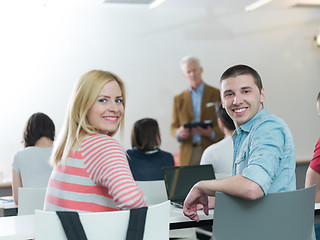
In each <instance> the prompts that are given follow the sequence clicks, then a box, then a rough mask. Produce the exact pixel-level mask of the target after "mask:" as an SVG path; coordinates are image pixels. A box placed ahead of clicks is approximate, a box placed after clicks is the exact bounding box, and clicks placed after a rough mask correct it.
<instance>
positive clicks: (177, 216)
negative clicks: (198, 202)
mask: <svg viewBox="0 0 320 240" xmlns="http://www.w3.org/2000/svg"><path fill="white" fill-rule="evenodd" d="M317 212H320V203H316V204H315V214H317ZM213 213H214V210H209V215H208V216H206V215H205V214H204V213H203V211H202V210H200V211H198V214H199V218H200V221H199V222H198V223H197V222H195V221H192V220H190V219H189V218H187V217H185V216H184V215H183V213H182V209H180V208H176V207H174V206H170V229H179V228H188V227H196V226H212V222H213ZM33 237H34V215H23V216H12V217H0V240H26V239H32V238H33Z"/></svg>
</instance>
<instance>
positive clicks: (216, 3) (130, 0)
mask: <svg viewBox="0 0 320 240" xmlns="http://www.w3.org/2000/svg"><path fill="white" fill-rule="evenodd" d="M151 2H153V0H104V3H113V4H114V3H122V4H123V3H125V4H149V3H151ZM254 2H255V0H166V1H165V2H164V3H163V4H162V5H161V6H160V7H161V8H168V7H169V8H170V7H179V8H185V7H214V8H217V9H239V10H240V9H244V8H245V7H246V6H248V5H250V4H252V3H254ZM290 7H309V8H310V7H312V8H314V7H319V8H320V0H273V1H271V2H269V3H268V4H266V5H264V6H263V7H262V8H263V9H279V8H280V9H281V8H290Z"/></svg>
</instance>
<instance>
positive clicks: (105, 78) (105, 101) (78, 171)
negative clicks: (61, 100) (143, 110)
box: [44, 70, 146, 212]
mask: <svg viewBox="0 0 320 240" xmlns="http://www.w3.org/2000/svg"><path fill="white" fill-rule="evenodd" d="M124 109H125V89H124V84H123V82H122V81H121V80H120V78H119V77H118V76H116V75H115V74H113V73H110V72H106V71H101V70H93V71H90V72H88V73H86V74H84V75H83V76H82V77H81V78H80V80H79V81H78V83H77V85H76V87H75V89H74V92H73V95H72V96H71V99H70V103H69V109H68V112H67V116H66V119H65V123H64V128H63V130H62V132H61V135H60V136H59V139H58V140H57V144H56V146H55V148H54V150H53V154H52V159H51V160H52V162H54V164H55V167H54V170H53V172H52V174H51V177H50V180H49V184H48V188H47V193H46V199H45V206H44V209H45V210H49V211H58V210H59V211H61V210H62V211H78V212H102V211H115V210H121V209H131V208H139V207H144V206H146V202H145V199H144V196H143V194H142V192H141V191H140V190H139V189H138V187H137V186H136V184H135V182H134V179H133V177H132V174H131V172H130V168H129V166H128V161H127V159H126V155H125V152H124V150H123V148H122V147H121V146H120V144H119V143H118V142H117V141H116V140H115V139H114V138H112V136H113V135H114V134H115V133H116V132H117V130H118V128H119V127H120V128H123V122H124V118H123V117H124Z"/></svg>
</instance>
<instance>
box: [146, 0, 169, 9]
mask: <svg viewBox="0 0 320 240" xmlns="http://www.w3.org/2000/svg"><path fill="white" fill-rule="evenodd" d="M165 1H166V0H155V1H154V2H152V3H150V5H149V7H150V8H151V9H152V8H156V7H159V6H160V5H161V4H162V3H164V2H165Z"/></svg>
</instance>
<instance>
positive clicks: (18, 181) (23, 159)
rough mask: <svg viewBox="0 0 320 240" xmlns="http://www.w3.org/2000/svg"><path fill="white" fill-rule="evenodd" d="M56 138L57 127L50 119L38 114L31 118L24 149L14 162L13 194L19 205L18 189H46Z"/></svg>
mask: <svg viewBox="0 0 320 240" xmlns="http://www.w3.org/2000/svg"><path fill="white" fill-rule="evenodd" d="M54 137H55V126H54V123H53V121H52V120H51V118H50V117H48V116H47V115H46V114H44V113H41V112H37V113H34V114H32V115H31V116H30V118H29V119H28V121H27V124H26V126H25V128H24V131H23V143H24V147H25V148H24V149H23V150H21V151H18V152H17V153H16V154H15V155H14V157H13V162H12V194H13V198H14V202H15V204H17V205H18V189H19V188H20V187H27V188H45V187H47V185H48V181H49V177H50V174H51V171H52V166H51V165H50V163H49V160H50V155H51V152H52V148H53V141H54Z"/></svg>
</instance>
